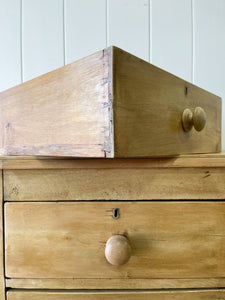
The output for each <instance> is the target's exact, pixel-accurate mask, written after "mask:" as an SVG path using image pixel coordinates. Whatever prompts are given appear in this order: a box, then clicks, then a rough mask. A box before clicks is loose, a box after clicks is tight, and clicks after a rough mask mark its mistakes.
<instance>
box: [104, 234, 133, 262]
mask: <svg viewBox="0 0 225 300" xmlns="http://www.w3.org/2000/svg"><path fill="white" fill-rule="evenodd" d="M105 257H106V259H107V261H108V262H109V263H110V264H112V265H115V266H120V265H124V264H125V263H127V262H128V260H129V259H130V257H131V246H130V242H129V240H128V239H127V238H126V237H125V236H124V235H119V234H117V235H113V236H111V237H110V238H109V239H108V241H107V242H106V247H105Z"/></svg>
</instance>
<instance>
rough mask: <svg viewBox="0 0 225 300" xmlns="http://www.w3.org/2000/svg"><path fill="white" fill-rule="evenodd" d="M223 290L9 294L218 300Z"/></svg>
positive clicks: (13, 299) (49, 299) (56, 299)
mask: <svg viewBox="0 0 225 300" xmlns="http://www.w3.org/2000/svg"><path fill="white" fill-rule="evenodd" d="M224 297H225V291H223V290H206V291H198V290H196V291H167V292H140V291H139V292H138V291H136V292H86V293H84V292H51V291H49V292H45V291H43V292H42V291H33V292H30V291H23V292H14V291H9V292H8V293H7V299H8V300H62V299H63V300H78V299H79V300H82V299H83V300H89V299H93V300H97V299H99V300H104V299H113V300H114V299H124V300H125V299H129V300H136V299H140V300H146V299H151V300H190V299H192V300H218V299H224Z"/></svg>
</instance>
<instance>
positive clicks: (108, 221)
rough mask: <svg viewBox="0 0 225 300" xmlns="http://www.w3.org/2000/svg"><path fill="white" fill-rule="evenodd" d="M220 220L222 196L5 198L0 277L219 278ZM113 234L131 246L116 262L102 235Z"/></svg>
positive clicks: (224, 246) (222, 263) (224, 260)
mask: <svg viewBox="0 0 225 300" xmlns="http://www.w3.org/2000/svg"><path fill="white" fill-rule="evenodd" d="M114 208H118V209H119V211H118V210H117V211H116V215H117V218H113V209H114ZM116 215H115V213H114V217H116ZM224 220H225V203H223V202H206V203H203V202H94V203H93V202H83V203H74V202H64V203H63V202H58V203H53V202H52V203H49V202H42V203H41V202H34V203H29V202H23V203H22V202H18V203H6V204H5V264H6V276H7V277H9V278H33V279H34V278H86V279H88V278H95V279H97V278H98V279H100V278H102V279H104V278H114V279H124V278H126V279H129V278H130V279H131V278H132V279H140V278H141V279H145V278H146V279H148V278H212V277H213V278H218V277H225V256H224V253H225V222H224ZM115 235H122V236H123V237H124V238H125V239H127V240H128V242H129V243H128V245H129V247H130V248H131V257H130V259H129V261H128V262H127V263H126V264H123V265H120V266H115V265H112V264H111V263H109V262H108V261H107V260H106V257H105V246H106V241H107V240H108V239H109V238H110V237H111V236H115ZM124 244H125V246H127V244H126V243H122V246H121V245H119V246H118V247H119V248H117V250H116V251H117V252H116V255H117V253H120V251H122V250H121V249H122V248H121V247H123V245H124ZM112 245H113V246H112V247H113V249H116V248H115V247H114V246H115V243H114V244H112ZM125 250H126V251H127V248H126V249H125ZM125 250H124V251H125ZM128 250H129V249H128ZM126 251H125V252H123V253H125V256H126V255H127V252H126ZM121 256H122V255H121ZM127 256H128V255H127ZM117 258H118V257H117ZM125 258H126V257H125ZM110 259H111V258H110Z"/></svg>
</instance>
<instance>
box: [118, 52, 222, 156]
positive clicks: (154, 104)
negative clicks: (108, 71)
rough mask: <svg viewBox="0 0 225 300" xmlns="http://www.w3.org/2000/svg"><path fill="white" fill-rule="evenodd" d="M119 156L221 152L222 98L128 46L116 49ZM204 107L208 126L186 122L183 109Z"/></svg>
mask: <svg viewBox="0 0 225 300" xmlns="http://www.w3.org/2000/svg"><path fill="white" fill-rule="evenodd" d="M113 53H114V56H113V64H114V68H115V73H114V77H113V80H114V83H113V87H114V98H113V103H114V105H113V107H114V148H115V157H140V156H141V157H146V156H161V155H173V154H185V153H207V152H220V149H221V140H220V139H221V130H220V129H219V128H220V127H221V113H220V111H221V99H220V98H219V97H217V96H215V95H213V94H210V93H208V92H206V91H205V90H202V89H200V88H198V87H196V86H194V85H193V84H191V83H189V82H186V81H184V80H182V79H180V78H178V77H176V76H174V75H172V74H170V73H167V72H165V71H163V70H161V69H159V68H157V67H155V66H153V65H151V64H149V63H147V62H145V61H143V60H141V59H139V58H137V57H135V56H133V55H131V54H129V53H127V52H125V51H123V50H120V49H115V50H114V52H113ZM196 107H202V108H203V109H204V111H205V112H206V115H207V122H206V126H205V128H204V129H203V130H202V131H201V132H198V131H196V130H195V129H192V130H191V131H190V132H185V131H184V130H183V128H182V121H181V118H182V112H183V110H184V109H185V108H189V109H190V110H194V108H196Z"/></svg>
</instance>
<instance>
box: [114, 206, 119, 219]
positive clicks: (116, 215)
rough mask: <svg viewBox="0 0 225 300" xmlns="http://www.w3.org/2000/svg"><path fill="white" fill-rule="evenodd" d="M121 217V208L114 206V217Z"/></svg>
mask: <svg viewBox="0 0 225 300" xmlns="http://www.w3.org/2000/svg"><path fill="white" fill-rule="evenodd" d="M119 217H120V209H119V208H113V218H114V219H119Z"/></svg>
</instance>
